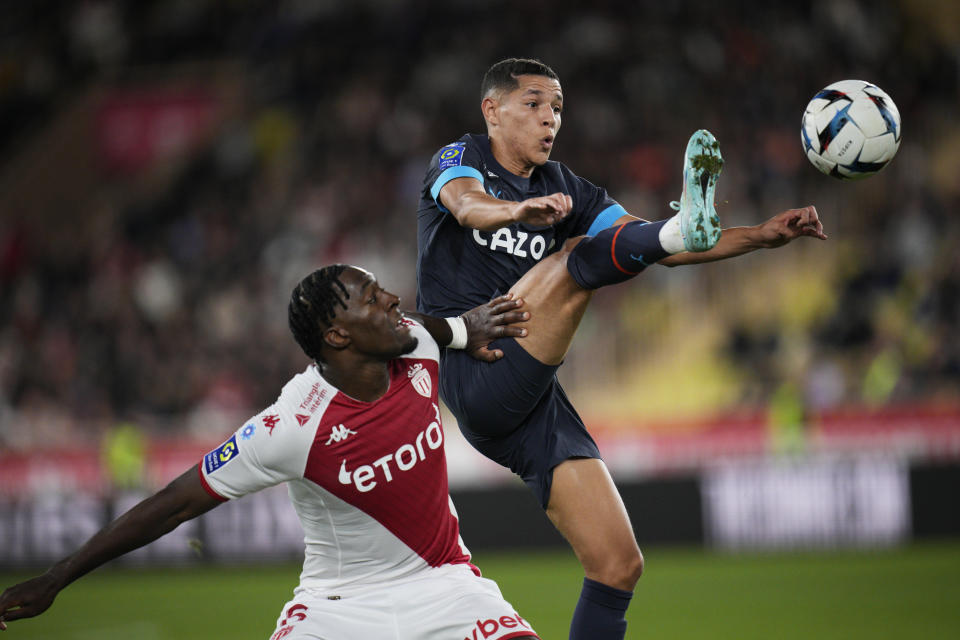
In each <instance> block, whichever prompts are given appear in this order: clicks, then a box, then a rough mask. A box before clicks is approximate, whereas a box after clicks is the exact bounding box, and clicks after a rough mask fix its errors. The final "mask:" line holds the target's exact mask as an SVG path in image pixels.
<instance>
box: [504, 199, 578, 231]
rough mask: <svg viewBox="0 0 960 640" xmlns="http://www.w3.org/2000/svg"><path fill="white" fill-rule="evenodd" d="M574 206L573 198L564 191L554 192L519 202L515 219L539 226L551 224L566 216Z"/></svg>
mask: <svg viewBox="0 0 960 640" xmlns="http://www.w3.org/2000/svg"><path fill="white" fill-rule="evenodd" d="M572 208H573V198H571V197H570V196H568V195H566V194H564V193H553V194H550V195H549V196H540V197H539V198H530V199H529V200H524V201H523V202H518V203H517V206H516V208H515V209H514V211H513V219H514V220H516V221H517V222H526V223H527V224H530V225H534V226H537V227H541V226H550V225H553V224H556V223H558V222H560V221H561V220H563V219H564V218H566V217H567V215H568V214H569V213H570V210H571V209H572Z"/></svg>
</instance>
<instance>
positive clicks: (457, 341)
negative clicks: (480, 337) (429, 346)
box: [444, 316, 467, 349]
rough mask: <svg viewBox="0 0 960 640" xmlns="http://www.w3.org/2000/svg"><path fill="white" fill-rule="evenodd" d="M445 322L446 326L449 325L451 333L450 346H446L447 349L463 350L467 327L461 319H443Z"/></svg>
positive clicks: (465, 342) (465, 344) (465, 343)
mask: <svg viewBox="0 0 960 640" xmlns="http://www.w3.org/2000/svg"><path fill="white" fill-rule="evenodd" d="M444 319H445V320H446V321H447V324H448V325H450V331H451V332H452V333H453V338H452V339H451V340H450V344H448V345H447V348H448V349H463V348H464V347H466V346H467V325H466V323H464V321H463V318H461V317H459V316H458V317H455V318H444Z"/></svg>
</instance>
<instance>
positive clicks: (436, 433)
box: [337, 404, 443, 493]
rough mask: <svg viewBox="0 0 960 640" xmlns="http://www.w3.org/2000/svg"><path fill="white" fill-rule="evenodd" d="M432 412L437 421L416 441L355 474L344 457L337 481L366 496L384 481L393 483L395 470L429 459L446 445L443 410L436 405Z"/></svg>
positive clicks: (411, 467) (355, 470)
mask: <svg viewBox="0 0 960 640" xmlns="http://www.w3.org/2000/svg"><path fill="white" fill-rule="evenodd" d="M433 411H434V413H435V414H436V419H435V420H434V421H433V422H431V423H430V425H429V426H428V427H427V428H426V429H424V430H423V431H421V432H420V433H418V434H417V437H416V438H415V439H414V441H413V442H410V443H407V444H404V445H401V446H400V447H398V448H397V450H396V451H394V452H393V453H388V454H387V455H385V456H382V457H380V458H378V459H376V460H374V461H373V462H372V463H370V464H362V465H360V466H359V467H357V468H356V469H354V470H353V471H349V470H348V469H347V460H346V458H344V459H343V461H342V462H341V463H340V472H339V473H338V474H337V480H339V481H340V484H347V485H348V484H352V485H354V486H355V487H356V488H357V491H359V492H361V493H366V492H367V491H372V490H373V489H374V488H375V487H376V486H377V483H378V482H379V480H380V479H381V478H382V479H383V480H385V481H386V482H393V473H394V469H396V470H397V471H409V470H410V469H413V468H414V467H415V466H416V465H417V463H418V462H421V461H423V460H426V458H427V452H428V451H429V450H435V449H439V448H440V447H441V446H443V428H442V427H441V426H440V408H439V407H438V406H437V405H436V404H434V405H433ZM391 462H392V463H393V464H392V465H391Z"/></svg>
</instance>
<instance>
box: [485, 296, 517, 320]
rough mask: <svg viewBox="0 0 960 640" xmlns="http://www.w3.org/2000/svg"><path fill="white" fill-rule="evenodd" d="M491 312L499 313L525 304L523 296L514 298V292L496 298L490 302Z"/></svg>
mask: <svg viewBox="0 0 960 640" xmlns="http://www.w3.org/2000/svg"><path fill="white" fill-rule="evenodd" d="M489 306H490V313H492V314H494V315H499V314H502V313H506V312H508V311H512V310H514V309H517V308H519V307H522V306H523V298H514V297H513V294H512V293H508V294H507V295H505V296H500V297H499V298H494V299H493V300H491V301H490V302H489Z"/></svg>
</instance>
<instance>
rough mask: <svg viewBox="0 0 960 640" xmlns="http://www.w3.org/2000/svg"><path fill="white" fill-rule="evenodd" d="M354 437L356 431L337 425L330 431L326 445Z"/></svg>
mask: <svg viewBox="0 0 960 640" xmlns="http://www.w3.org/2000/svg"><path fill="white" fill-rule="evenodd" d="M354 435H357V432H356V431H353V430H352V429H347V428H346V427H345V426H343V425H342V424H338V425H336V426H335V427H334V428H333V429H331V430H330V437H329V438H327V444H330V443H331V442H340V441H341V440H346V439H347V438H348V437H350V436H354Z"/></svg>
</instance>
